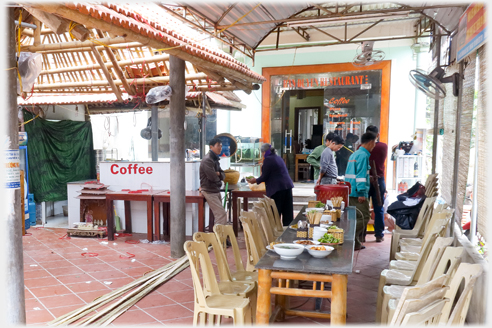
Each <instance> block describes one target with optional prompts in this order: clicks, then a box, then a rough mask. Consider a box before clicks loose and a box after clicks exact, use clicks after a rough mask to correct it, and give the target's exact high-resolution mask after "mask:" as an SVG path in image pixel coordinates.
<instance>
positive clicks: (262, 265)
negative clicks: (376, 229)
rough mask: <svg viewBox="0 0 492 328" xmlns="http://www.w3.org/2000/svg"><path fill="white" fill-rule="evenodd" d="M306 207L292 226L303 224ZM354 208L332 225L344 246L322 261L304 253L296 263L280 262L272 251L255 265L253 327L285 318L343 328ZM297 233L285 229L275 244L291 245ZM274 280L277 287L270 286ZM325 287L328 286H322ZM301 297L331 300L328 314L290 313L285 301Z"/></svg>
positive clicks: (350, 265) (318, 312)
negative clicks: (325, 321)
mask: <svg viewBox="0 0 492 328" xmlns="http://www.w3.org/2000/svg"><path fill="white" fill-rule="evenodd" d="M305 209H306V207H303V208H302V209H301V211H300V212H299V214H298V215H297V216H296V218H295V219H294V221H293V222H292V223H291V226H292V225H294V224H296V223H298V222H299V221H300V220H303V221H304V220H306V219H307V218H306V215H305ZM355 211H356V210H355V207H352V206H349V207H346V208H345V210H344V211H343V214H342V216H341V218H340V219H339V220H338V221H336V222H334V224H335V225H336V226H337V227H338V228H341V229H343V230H344V239H343V244H339V245H335V246H333V247H334V250H333V251H332V252H331V253H330V254H329V255H328V256H327V257H325V258H315V257H313V256H311V255H310V254H309V253H308V252H307V250H305V251H304V252H302V253H301V254H300V255H298V256H297V257H296V258H295V259H291V260H283V259H281V258H280V255H278V254H277V253H276V252H275V251H274V250H268V251H267V252H266V253H265V254H264V255H263V256H262V257H261V259H260V260H259V261H258V263H257V264H256V265H255V267H256V269H257V270H258V301H257V310H256V324H268V323H271V322H274V321H275V320H277V321H278V320H280V321H282V320H283V319H284V318H285V316H286V315H292V316H303V317H311V318H327V319H330V323H331V324H332V325H344V324H345V323H346V315H347V283H348V275H349V274H351V273H352V269H353V268H352V266H353V256H354V239H355V226H356V212H355ZM296 235H297V230H295V229H292V228H290V226H289V228H287V229H286V230H285V231H284V232H283V233H282V235H280V236H279V237H278V238H277V240H276V242H282V243H293V242H294V241H295V240H297V239H301V238H298V237H297V236H296ZM303 239H305V238H303ZM274 279H276V280H275V281H276V284H275V285H274V284H273V281H274ZM296 280H298V281H311V282H313V288H312V289H302V288H298V287H296V286H295V284H296ZM326 284H328V286H325V285H326ZM272 295H275V308H274V310H273V312H272V309H271V299H272ZM290 296H302V297H313V298H317V299H319V298H322V299H330V300H331V306H330V311H329V312H323V311H321V310H320V309H315V310H314V311H307V310H298V309H290V308H289V306H288V304H289V301H288V298H289V297H290Z"/></svg>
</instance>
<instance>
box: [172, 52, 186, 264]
mask: <svg viewBox="0 0 492 328" xmlns="http://www.w3.org/2000/svg"><path fill="white" fill-rule="evenodd" d="M169 76H170V80H169V86H170V87H171V89H172V95H171V99H170V107H171V110H170V126H171V138H170V148H171V177H170V178H171V257H173V258H180V257H182V256H184V255H185V252H184V248H183V244H184V242H185V240H186V202H185V201H186V198H185V197H186V195H185V144H184V139H185V133H184V132H185V131H184V121H185V96H186V94H185V93H186V90H185V83H186V81H185V61H184V60H182V59H179V58H178V57H175V56H169Z"/></svg>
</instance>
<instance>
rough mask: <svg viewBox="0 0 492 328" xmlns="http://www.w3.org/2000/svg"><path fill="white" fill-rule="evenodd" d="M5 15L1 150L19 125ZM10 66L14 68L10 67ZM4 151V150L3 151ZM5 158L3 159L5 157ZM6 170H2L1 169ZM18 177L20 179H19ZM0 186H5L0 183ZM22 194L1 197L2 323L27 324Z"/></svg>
mask: <svg viewBox="0 0 492 328" xmlns="http://www.w3.org/2000/svg"><path fill="white" fill-rule="evenodd" d="M4 10H5V11H7V17H6V19H5V20H4V23H3V24H4V29H3V31H5V32H4V34H3V36H4V40H5V41H4V42H5V43H4V49H5V50H6V51H5V54H6V56H5V58H4V61H3V65H2V66H3V68H2V69H1V72H2V73H0V74H2V75H3V76H4V79H3V80H4V81H5V80H6V81H7V83H6V84H5V85H4V88H3V90H2V91H1V92H2V93H4V94H3V97H1V99H4V100H3V108H4V109H5V113H6V115H5V120H4V121H3V122H1V124H2V125H3V126H2V130H3V129H5V130H4V131H3V133H2V138H3V141H2V143H3V144H4V150H7V149H12V150H15V149H17V150H18V149H19V134H18V131H19V126H18V118H17V115H18V109H17V70H16V69H15V67H16V43H15V24H14V21H15V20H16V18H15V16H14V8H13V7H7V8H4ZM12 68H13V69H12ZM2 152H4V151H2ZM4 162H5V161H4ZM2 172H5V171H2ZM19 181H20V180H19ZM1 188H6V187H5V185H2V186H1ZM20 199H21V195H20V188H19V189H4V195H3V197H1V199H0V207H1V208H2V209H3V211H4V213H5V214H4V215H3V216H2V218H3V220H2V224H1V226H0V231H1V232H0V234H1V235H2V236H1V237H0V238H2V240H3V243H2V245H3V249H2V252H1V255H0V258H1V265H0V266H1V271H2V272H1V273H2V274H1V276H2V279H1V281H2V286H0V288H1V290H2V291H3V295H4V297H3V299H4V302H5V303H4V304H0V308H1V311H2V313H1V314H0V317H1V318H2V319H1V322H2V325H1V326H2V327H5V326H14V325H15V326H17V325H25V324H26V310H25V297H24V261H23V254H22V215H21V210H22V211H23V210H24V209H23V208H22V209H21V205H20V204H21V201H20Z"/></svg>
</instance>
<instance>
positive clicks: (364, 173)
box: [345, 132, 376, 250]
mask: <svg viewBox="0 0 492 328" xmlns="http://www.w3.org/2000/svg"><path fill="white" fill-rule="evenodd" d="M360 141H361V146H360V148H359V149H358V150H357V151H356V152H355V153H353V154H352V155H351V156H350V157H349V161H348V164H347V171H346V172H345V181H347V182H349V183H350V186H351V192H350V195H349V206H355V207H356V208H357V209H358V211H357V223H356V227H355V243H354V250H360V249H364V248H366V247H365V246H363V245H362V244H361V241H362V236H363V234H364V228H365V227H366V226H367V222H369V219H370V218H371V213H370V211H369V199H368V197H369V188H370V179H369V170H370V169H371V166H370V165H369V156H371V151H372V150H373V149H374V147H375V146H376V135H375V134H374V133H372V132H366V133H364V134H363V135H362V137H361V139H360Z"/></svg>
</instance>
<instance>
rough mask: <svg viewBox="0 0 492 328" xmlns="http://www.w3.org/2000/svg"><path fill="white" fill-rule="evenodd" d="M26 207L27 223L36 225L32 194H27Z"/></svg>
mask: <svg viewBox="0 0 492 328" xmlns="http://www.w3.org/2000/svg"><path fill="white" fill-rule="evenodd" d="M27 199H28V204H29V205H28V208H29V223H30V225H31V226H35V225H36V203H35V202H34V195H33V194H28V195H27Z"/></svg>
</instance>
